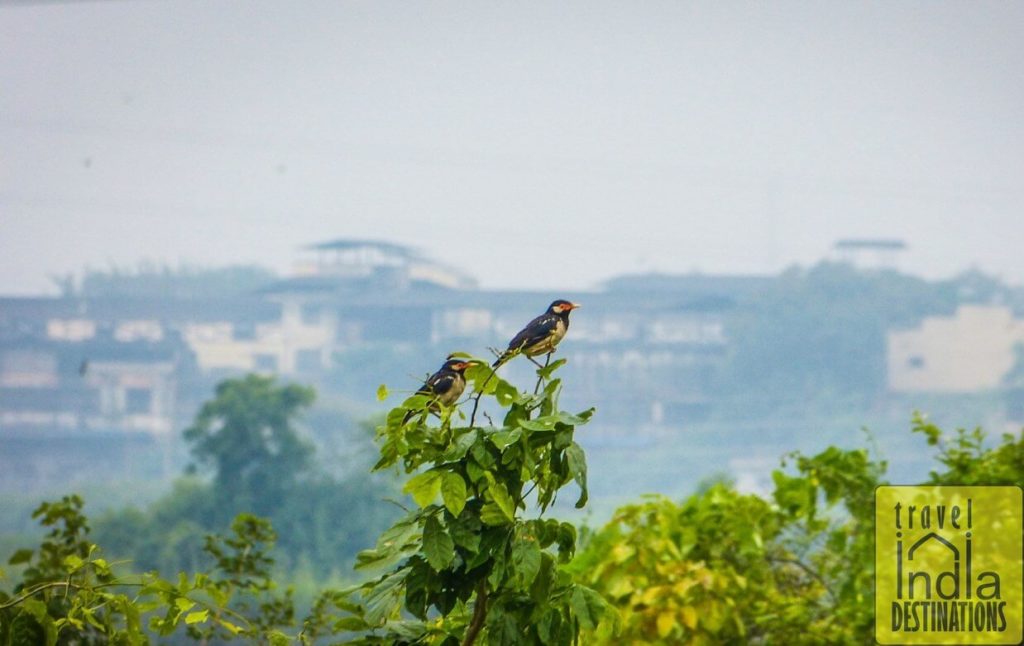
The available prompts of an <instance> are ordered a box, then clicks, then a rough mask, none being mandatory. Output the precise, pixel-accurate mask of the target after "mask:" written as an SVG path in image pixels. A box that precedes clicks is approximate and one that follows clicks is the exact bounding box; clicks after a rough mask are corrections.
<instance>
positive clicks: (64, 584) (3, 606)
mask: <svg viewBox="0 0 1024 646" xmlns="http://www.w3.org/2000/svg"><path fill="white" fill-rule="evenodd" d="M144 585H145V584H144V583H125V582H118V581H114V582H111V583H98V584H96V585H93V586H88V585H81V584H78V583H71V582H70V581H50V582H48V583H40V584H39V585H37V586H36V587H34V588H32V589H31V590H29V591H28V592H24V593H22V594H20V595H18V596H17V597H14V598H13V599H11V600H9V601H6V602H5V603H0V610H7V609H8V608H13V607H14V606H16V605H18V604H19V603H21V602H22V601H25V600H26V599H29V598H31V597H34V596H35V595H37V594H39V593H40V592H42V591H43V590H49V589H50V588H64V589H65V591H67V589H68V588H75V589H76V590H84V589H87V588H88V589H93V590H99V589H100V588H113V587H116V586H131V587H139V588H141V587H142V586H144Z"/></svg>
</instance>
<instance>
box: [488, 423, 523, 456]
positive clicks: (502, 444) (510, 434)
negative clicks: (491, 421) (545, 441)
mask: <svg viewBox="0 0 1024 646" xmlns="http://www.w3.org/2000/svg"><path fill="white" fill-rule="evenodd" d="M522 436H523V431H522V429H519V428H517V429H514V430H511V431H498V432H497V433H491V434H490V435H489V436H488V437H489V438H490V440H491V443H492V444H494V446H496V447H498V450H499V451H504V450H505V448H506V447H508V445H509V444H513V443H515V442H518V441H519V438H521V437H522Z"/></svg>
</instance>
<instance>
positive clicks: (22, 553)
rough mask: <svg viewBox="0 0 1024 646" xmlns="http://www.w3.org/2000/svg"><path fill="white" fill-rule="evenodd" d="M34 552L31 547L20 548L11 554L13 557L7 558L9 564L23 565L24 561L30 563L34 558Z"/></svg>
mask: <svg viewBox="0 0 1024 646" xmlns="http://www.w3.org/2000/svg"><path fill="white" fill-rule="evenodd" d="M33 553H34V552H33V551H32V550H30V549H20V550H17V551H16V552H15V553H14V554H12V555H11V558H9V559H7V564H8V565H21V564H22V563H28V562H29V561H31V560H32V554H33Z"/></svg>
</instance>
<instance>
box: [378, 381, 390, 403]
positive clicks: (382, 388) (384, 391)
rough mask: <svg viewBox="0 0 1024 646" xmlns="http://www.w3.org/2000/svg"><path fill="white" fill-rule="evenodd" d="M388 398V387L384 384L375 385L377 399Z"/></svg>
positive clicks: (380, 400)
mask: <svg viewBox="0 0 1024 646" xmlns="http://www.w3.org/2000/svg"><path fill="white" fill-rule="evenodd" d="M387 398H388V387H387V386H386V385H384V384H381V385H379V386H377V401H379V402H382V401H384V400H385V399H387Z"/></svg>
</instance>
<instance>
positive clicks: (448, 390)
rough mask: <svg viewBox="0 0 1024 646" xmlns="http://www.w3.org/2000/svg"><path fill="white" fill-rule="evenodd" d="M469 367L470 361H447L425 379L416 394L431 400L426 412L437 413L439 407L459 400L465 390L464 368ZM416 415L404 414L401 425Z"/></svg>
mask: <svg viewBox="0 0 1024 646" xmlns="http://www.w3.org/2000/svg"><path fill="white" fill-rule="evenodd" d="M471 365H473V362H472V361H465V360H463V359H448V360H447V361H445V362H444V364H443V365H442V366H441V368H440V369H439V370H438V371H437V372H435V373H434V374H432V375H430V376H429V377H427V380H426V381H424V382H423V385H422V386H420V389H419V390H417V391H416V394H417V395H427V396H429V397H430V398H431V399H430V402H429V404H428V405H427V408H428V410H430V411H431V412H433V413H437V412H438V411H439V410H440V406H442V405H443V406H451V405H452V404H454V403H455V402H457V401H458V400H459V397H461V396H462V393H463V392H464V391H465V390H466V375H465V373H466V368H468V367H469V366H471ZM416 413H417V411H409V412H408V413H406V415H405V419H404V420H403V422H402V423H403V424H404V423H405V422H408V421H409V419H410V418H412V417H413V416H414V415H415V414H416Z"/></svg>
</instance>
